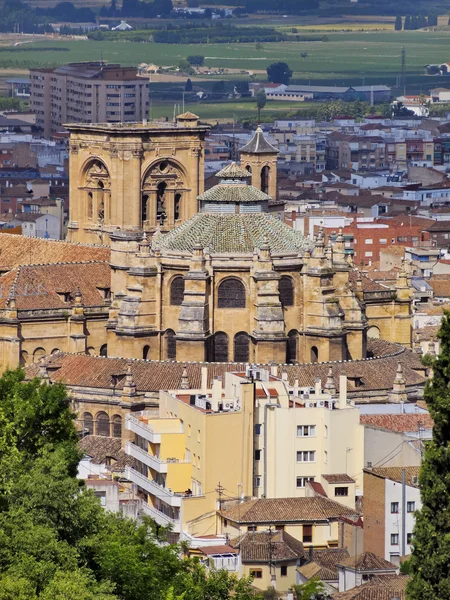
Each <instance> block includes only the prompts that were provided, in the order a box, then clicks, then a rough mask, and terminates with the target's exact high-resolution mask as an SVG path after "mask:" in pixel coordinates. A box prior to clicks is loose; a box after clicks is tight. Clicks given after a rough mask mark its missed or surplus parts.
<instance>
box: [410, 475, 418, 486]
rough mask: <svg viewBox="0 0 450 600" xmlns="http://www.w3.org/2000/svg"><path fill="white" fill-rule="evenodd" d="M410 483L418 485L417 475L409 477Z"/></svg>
mask: <svg viewBox="0 0 450 600" xmlns="http://www.w3.org/2000/svg"><path fill="white" fill-rule="evenodd" d="M411 481H412V483H413V484H414V485H417V484H418V483H419V478H418V477H417V475H413V476H412V477H411Z"/></svg>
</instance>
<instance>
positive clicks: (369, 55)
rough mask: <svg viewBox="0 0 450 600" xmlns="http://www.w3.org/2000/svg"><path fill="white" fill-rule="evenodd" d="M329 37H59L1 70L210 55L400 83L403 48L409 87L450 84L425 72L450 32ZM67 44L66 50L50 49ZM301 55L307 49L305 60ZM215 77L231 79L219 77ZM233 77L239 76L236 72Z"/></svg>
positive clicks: (225, 64) (4, 58)
mask: <svg viewBox="0 0 450 600" xmlns="http://www.w3.org/2000/svg"><path fill="white" fill-rule="evenodd" d="M326 37H327V39H328V41H322V42H320V41H317V42H282V43H263V44H262V46H263V47H262V48H261V49H259V50H258V49H256V46H255V44H239V43H235V44H197V45H176V44H155V43H144V42H111V41H102V42H94V41H86V40H85V41H77V40H67V41H66V40H64V41H61V40H55V39H49V40H48V41H46V42H38V43H33V44H26V46H24V45H21V46H19V48H21V51H16V50H15V49H14V48H11V50H8V51H2V52H0V69H2V68H9V69H11V70H12V71H17V70H18V69H21V68H24V67H26V66H30V67H38V66H54V65H58V64H63V63H67V62H71V61H83V60H100V58H103V59H106V60H108V61H111V62H120V63H122V64H124V65H137V64H139V63H141V62H147V63H150V62H152V63H156V64H158V65H162V66H168V65H176V64H177V63H178V62H179V60H180V59H182V58H185V57H186V56H188V55H190V54H201V55H203V56H205V64H206V65H208V66H210V67H214V68H217V67H220V68H224V69H227V68H228V69H246V70H249V71H253V72H254V73H255V75H256V77H257V78H263V74H264V70H265V69H266V67H267V66H268V65H270V64H271V63H272V62H275V61H279V60H284V61H286V62H287V63H288V64H289V66H290V67H291V69H292V70H293V71H294V75H293V80H297V81H298V82H302V83H308V82H311V83H322V84H330V85H361V84H363V83H365V84H366V85H368V84H376V83H378V84H388V85H395V82H396V77H397V76H398V75H399V73H400V62H401V59H400V56H401V49H402V46H404V47H405V50H406V67H407V74H408V76H407V86H408V91H420V90H423V91H426V90H427V89H429V88H430V87H437V86H441V85H450V77H445V78H443V77H430V76H425V75H424V68H423V67H424V65H426V64H428V63H437V62H444V61H448V60H450V31H435V32H431V31H430V32H427V31H402V32H394V31H392V32H391V31H367V32H364V33H362V32H359V31H356V32H345V33H333V32H330V33H327V34H326ZM45 48H64V49H66V51H59V52H53V51H48V50H47V51H45ZM301 53H303V54H304V53H307V57H306V58H302V56H301ZM215 78H225V79H226V78H227V77H222V76H216V77H215ZM228 78H233V79H236V78H239V77H238V76H237V75H236V74H233V75H231V74H230V75H229V76H228Z"/></svg>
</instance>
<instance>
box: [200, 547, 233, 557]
mask: <svg viewBox="0 0 450 600" xmlns="http://www.w3.org/2000/svg"><path fill="white" fill-rule="evenodd" d="M198 550H199V552H201V553H202V554H205V555H206V556H212V555H213V554H236V549H235V548H232V547H231V546H226V545H223V546H202V547H201V548H199V549H198Z"/></svg>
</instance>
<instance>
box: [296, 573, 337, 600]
mask: <svg viewBox="0 0 450 600" xmlns="http://www.w3.org/2000/svg"><path fill="white" fill-rule="evenodd" d="M294 590H295V593H296V596H297V600H326V599H327V598H331V596H330V595H329V594H328V592H327V591H326V589H325V585H324V583H323V582H322V581H320V579H316V578H313V579H310V580H309V581H307V582H306V583H302V584H301V585H295V586H294Z"/></svg>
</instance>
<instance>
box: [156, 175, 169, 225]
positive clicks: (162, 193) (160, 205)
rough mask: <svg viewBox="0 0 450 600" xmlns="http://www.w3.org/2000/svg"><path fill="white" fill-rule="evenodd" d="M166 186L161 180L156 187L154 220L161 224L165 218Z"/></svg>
mask: <svg viewBox="0 0 450 600" xmlns="http://www.w3.org/2000/svg"><path fill="white" fill-rule="evenodd" d="M161 164H162V163H161ZM166 188H167V183H166V182H165V181H161V183H159V184H158V187H157V188H156V220H157V221H159V222H160V223H161V225H162V224H163V223H164V219H165V218H166Z"/></svg>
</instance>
